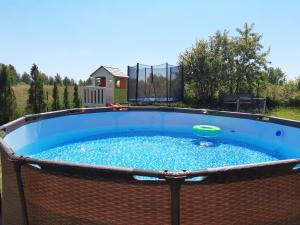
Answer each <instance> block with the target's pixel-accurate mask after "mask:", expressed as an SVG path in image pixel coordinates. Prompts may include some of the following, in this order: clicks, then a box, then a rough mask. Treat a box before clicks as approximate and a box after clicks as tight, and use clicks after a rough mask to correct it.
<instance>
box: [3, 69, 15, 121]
mask: <svg viewBox="0 0 300 225" xmlns="http://www.w3.org/2000/svg"><path fill="white" fill-rule="evenodd" d="M16 108H17V103H16V97H15V95H14V91H13V89H12V88H11V78H10V74H9V68H8V67H7V66H5V65H0V124H3V123H7V122H9V121H11V120H13V119H14V118H15V117H16Z"/></svg>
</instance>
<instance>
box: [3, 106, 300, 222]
mask: <svg viewBox="0 0 300 225" xmlns="http://www.w3.org/2000/svg"><path fill="white" fill-rule="evenodd" d="M121 109H122V112H125V113H126V111H163V112H178V113H192V114H207V115H214V116H225V117H236V118H244V119H250V120H258V121H263V122H265V123H276V124H282V125H286V126H292V127H296V128H300V122H298V121H292V120H286V119H280V118H275V117H269V116H264V115H258V114H245V113H235V112H221V111H214V110H205V109H183V108H171V107H126V108H121ZM115 110H116V108H111V107H104V108H88V109H86V108H80V109H70V110H62V111H57V112H49V113H41V114H35V115H28V116H24V117H21V118H19V119H17V120H15V121H13V122H10V123H8V124H6V125H4V126H2V127H0V129H1V130H3V131H4V132H5V133H9V132H11V131H13V130H15V129H17V128H19V127H21V126H23V125H26V124H29V123H32V122H35V121H38V120H44V119H48V118H54V117H59V116H67V115H74V114H83V113H98V112H113V111H115ZM0 150H1V162H2V174H3V175H2V178H3V180H2V223H3V224H4V225H48V224H49V225H53V224H59V225H60V224H64V225H71V224H72V225H74V224H78V225H79V224H84V225H86V224H90V225H96V224H99V225H100V224H101V225H104V224H109V225H124V224H130V225H145V224H149V225H150V224H151V225H152V224H172V225H179V224H185V225H193V224H195V225H196V224H197V225H199V224H200V225H201V224H205V225H219V224H222V225H241V224H243V225H254V224H258V225H279V224H281V225H283V224H288V225H299V224H300V168H299V164H300V159H290V160H280V161H277V162H268V163H260V164H252V165H241V166H235V167H225V168H218V169H207V170H199V171H179V172H169V171H151V170H141V169H127V168H117V167H109V166H91V165H85V164H76V163H65V162H55V161H48V160H39V159H34V158H28V157H24V156H22V155H18V154H16V153H15V152H14V151H13V150H12V149H11V148H10V147H9V146H8V145H7V144H6V143H5V142H4V141H3V140H2V139H0ZM136 176H148V177H155V178H158V179H156V180H139V179H136ZM193 177H200V178H201V179H199V180H198V181H195V180H190V178H193Z"/></svg>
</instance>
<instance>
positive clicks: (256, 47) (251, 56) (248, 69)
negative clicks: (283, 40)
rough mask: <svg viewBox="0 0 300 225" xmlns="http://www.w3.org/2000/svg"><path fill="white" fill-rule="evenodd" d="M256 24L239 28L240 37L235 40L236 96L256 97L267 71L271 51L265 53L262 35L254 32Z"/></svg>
mask: <svg viewBox="0 0 300 225" xmlns="http://www.w3.org/2000/svg"><path fill="white" fill-rule="evenodd" d="M253 28H254V24H252V25H249V24H247V23H245V25H244V27H243V29H240V28H237V29H236V31H237V32H238V34H239V36H237V37H236V38H235V56H234V60H235V64H236V79H237V82H236V94H245V93H247V94H249V95H255V88H257V87H259V85H260V82H261V80H262V78H263V76H262V75H263V73H262V72H263V71H264V70H265V69H266V66H267V65H266V64H267V60H266V56H267V55H268V54H269V51H270V50H269V49H268V50H267V51H263V45H262V44H261V39H262V35H260V34H258V33H254V32H253Z"/></svg>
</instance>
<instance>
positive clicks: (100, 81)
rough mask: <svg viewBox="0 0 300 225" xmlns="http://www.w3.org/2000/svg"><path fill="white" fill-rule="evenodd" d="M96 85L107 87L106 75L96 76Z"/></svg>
mask: <svg viewBox="0 0 300 225" xmlns="http://www.w3.org/2000/svg"><path fill="white" fill-rule="evenodd" d="M96 81H97V83H96V85H97V86H99V87H106V77H97V78H96Z"/></svg>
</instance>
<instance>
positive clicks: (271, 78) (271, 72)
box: [266, 67, 286, 85]
mask: <svg viewBox="0 0 300 225" xmlns="http://www.w3.org/2000/svg"><path fill="white" fill-rule="evenodd" d="M266 73H267V80H268V82H269V83H270V84H275V85H283V83H284V82H285V81H286V75H285V73H284V72H283V71H282V70H281V69H280V68H273V67H270V68H268V69H267V71H266Z"/></svg>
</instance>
